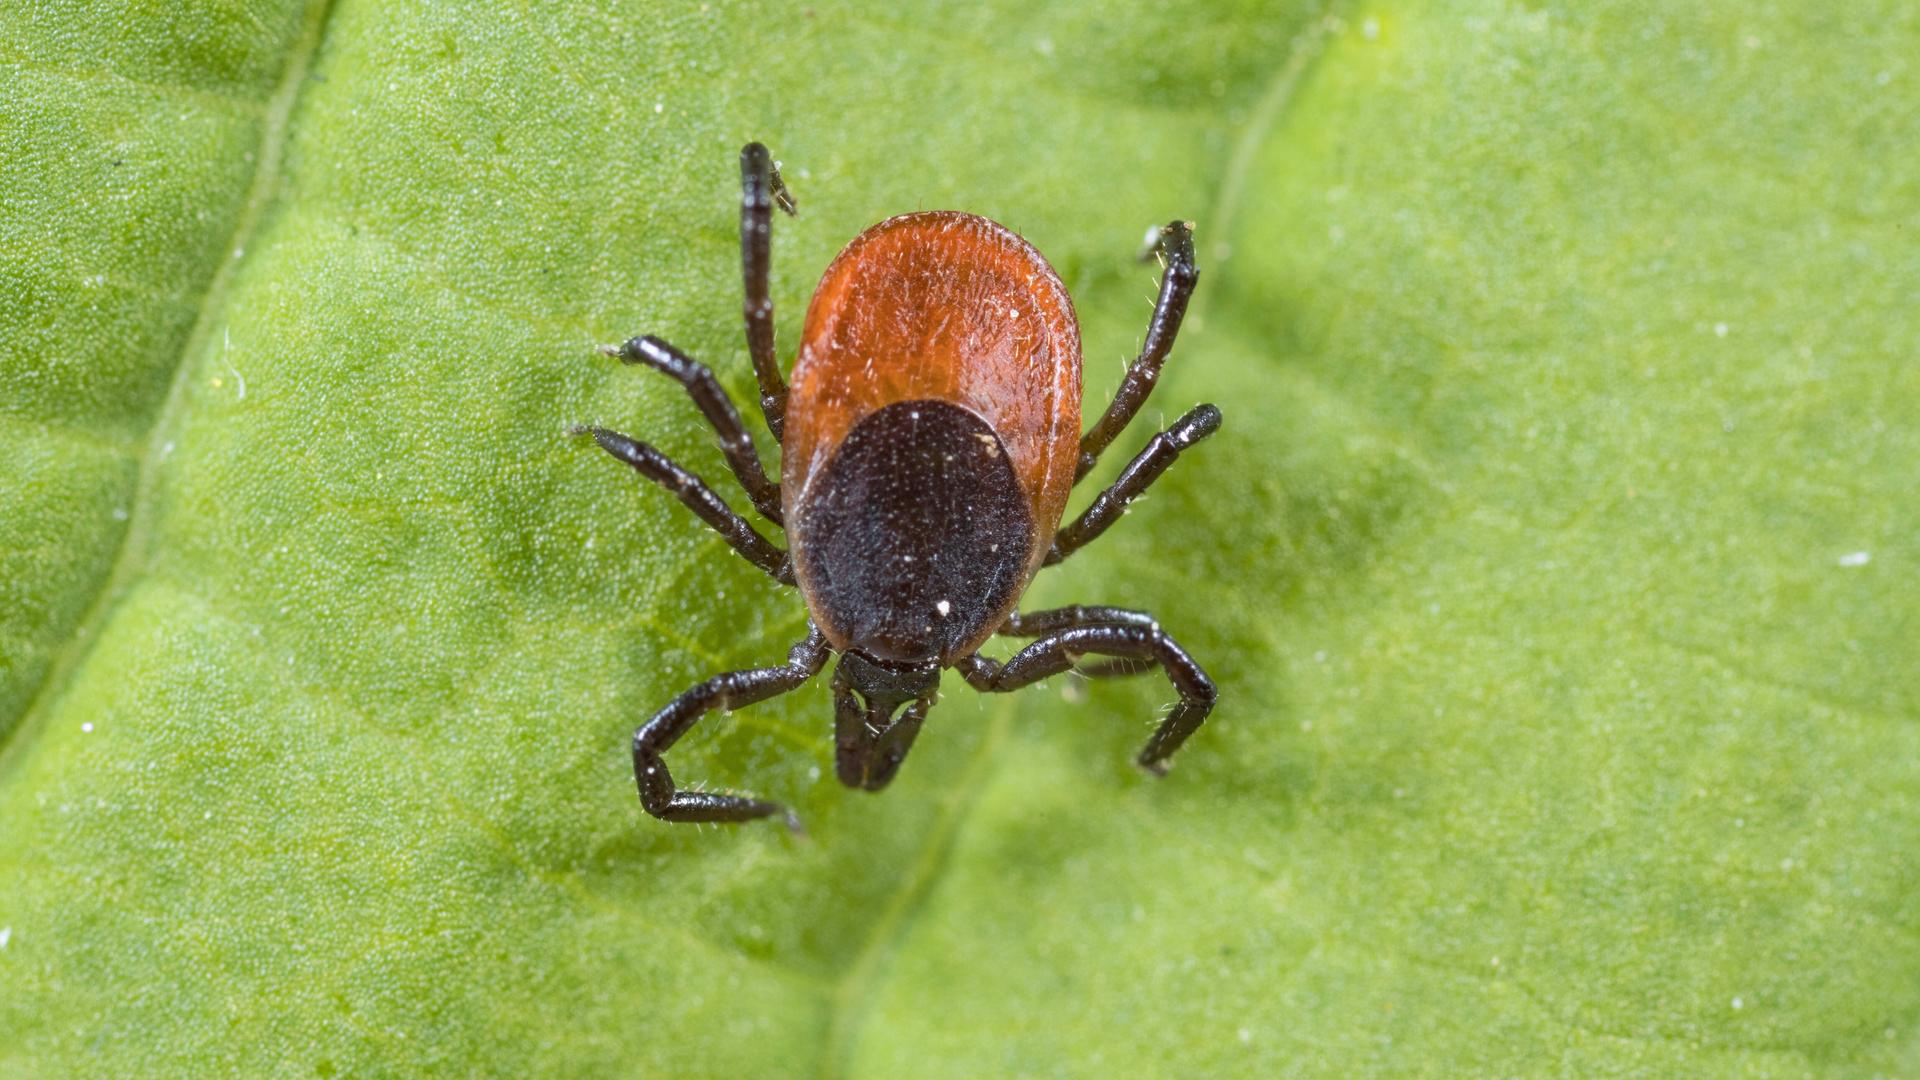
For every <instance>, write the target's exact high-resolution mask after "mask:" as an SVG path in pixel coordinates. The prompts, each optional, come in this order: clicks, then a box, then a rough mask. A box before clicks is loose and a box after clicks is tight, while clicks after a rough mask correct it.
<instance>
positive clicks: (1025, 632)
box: [994, 604, 1160, 637]
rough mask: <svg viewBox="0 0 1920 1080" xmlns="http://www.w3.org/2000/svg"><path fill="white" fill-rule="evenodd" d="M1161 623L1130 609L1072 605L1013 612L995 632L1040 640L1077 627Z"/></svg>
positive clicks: (1143, 613)
mask: <svg viewBox="0 0 1920 1080" xmlns="http://www.w3.org/2000/svg"><path fill="white" fill-rule="evenodd" d="M1159 625H1160V621H1159V620H1158V619H1155V618H1154V617H1153V616H1151V615H1149V614H1147V613H1146V612H1144V611H1134V610H1133V609H1132V608H1119V607H1091V606H1087V605H1082V604H1073V605H1071V606H1069V607H1063V608H1049V609H1048V610H1046V611H1028V612H1019V611H1016V612H1014V613H1013V614H1011V615H1009V616H1007V621H1006V622H1005V623H1002V624H1001V626H1000V629H998V630H996V631H994V632H995V633H997V634H1004V635H1006V636H1007V637H1039V636H1040V635H1042V634H1051V633H1053V632H1054V631H1055V630H1071V629H1073V628H1074V627H1077V626H1144V627H1149V628H1152V627H1157V626H1159Z"/></svg>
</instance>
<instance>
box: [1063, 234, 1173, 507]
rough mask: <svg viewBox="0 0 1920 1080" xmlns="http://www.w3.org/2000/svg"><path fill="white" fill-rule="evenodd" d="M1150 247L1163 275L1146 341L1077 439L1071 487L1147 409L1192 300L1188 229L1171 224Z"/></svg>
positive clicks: (1150, 252)
mask: <svg viewBox="0 0 1920 1080" xmlns="http://www.w3.org/2000/svg"><path fill="white" fill-rule="evenodd" d="M1153 245H1154V246H1153V247H1152V248H1151V249H1149V254H1154V253H1157V254H1159V256H1160V259H1161V261H1162V262H1164V263H1165V264H1166V269H1165V270H1164V271H1162V273H1161V275H1160V297H1159V299H1157V300H1155V301H1154V304H1153V318H1152V320H1151V321H1149V322H1148V323H1147V340H1146V341H1145V342H1144V343H1142V344H1141V346H1140V355H1139V356H1138V357H1136V358H1135V359H1134V361H1133V363H1132V365H1131V366H1129V367H1128V368H1127V374H1126V377H1125V378H1123V379H1121V380H1120V389H1118V390H1116V391H1114V393H1113V403H1112V404H1110V405H1108V406H1107V411H1106V412H1105V413H1103V414H1102V415H1101V417H1100V419H1099V420H1096V421H1094V424H1093V426H1092V427H1090V428H1088V429H1087V433H1086V434H1085V435H1082V436H1080V463H1079V466H1078V468H1077V469H1076V470H1075V471H1074V474H1073V478H1074V480H1075V481H1076V482H1078V481H1079V480H1080V478H1081V477H1084V476H1086V475H1087V474H1088V473H1089V472H1092V471H1093V466H1094V463H1095V462H1097V461H1099V460H1100V452H1101V451H1103V450H1105V449H1106V448H1107V447H1108V445H1110V444H1111V443H1112V442H1113V440H1114V439H1115V438H1116V437H1118V436H1119V434H1120V432H1122V431H1124V430H1125V429H1126V426H1127V424H1128V423H1129V422H1130V421H1132V420H1133V415H1134V414H1135V413H1137V412H1139V411H1140V406H1141V405H1144V404H1145V403H1146V400H1147V395H1148V394H1151V393H1153V384H1154V383H1155V382H1158V381H1159V379H1160V365H1162V364H1164V363H1166V360H1167V353H1169V352H1171V351H1172V350H1173V339H1174V338H1175V337H1176V336H1178V335H1179V333H1180V323H1181V320H1183V319H1185V318H1186V317H1187V301H1189V300H1191V299H1192V298H1193V287H1194V285H1196V284H1197V283H1198V282H1199V281H1200V267H1199V266H1198V265H1197V264H1196V263H1195V262H1194V258H1193V225H1192V223H1190V222H1185V221H1172V222H1168V223H1167V224H1165V225H1162V226H1161V227H1160V228H1159V229H1158V230H1157V232H1156V235H1155V236H1154V240H1153Z"/></svg>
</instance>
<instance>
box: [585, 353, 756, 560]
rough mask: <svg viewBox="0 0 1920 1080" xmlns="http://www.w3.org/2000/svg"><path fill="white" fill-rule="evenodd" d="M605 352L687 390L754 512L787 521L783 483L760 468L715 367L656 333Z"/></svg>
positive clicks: (737, 412)
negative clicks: (716, 435)
mask: <svg viewBox="0 0 1920 1080" xmlns="http://www.w3.org/2000/svg"><path fill="white" fill-rule="evenodd" d="M600 351H601V352H603V353H606V354H607V355H608V356H617V357H619V358H620V360H621V362H623V363H628V364H644V365H646V366H647V367H650V368H652V369H653V370H655V371H659V372H664V373H665V374H666V375H668V376H669V377H671V378H672V379H673V380H674V381H675V382H678V383H679V384H680V385H681V386H684V387H686V389H687V394H688V395H689V396H691V397H692V398H693V403H694V404H695V405H697V406H699V407H700V412H701V414H702V415H704V416H705V417H706V418H707V423H709V424H712V425H713V430H715V431H717V432H719V433H720V450H721V452H722V453H724V454H726V455H727V465H728V466H729V467H731V468H732V469H733V475H734V476H736V477H738V478H739V480H740V486H741V487H743V488H746V489H747V498H748V499H750V500H752V502H753V507H754V509H756V510H758V511H760V513H761V516H763V517H765V518H766V519H767V520H769V521H771V522H773V523H774V524H775V525H778V524H780V523H781V521H780V485H779V484H776V483H774V482H773V481H772V480H769V479H768V478H767V473H766V470H765V469H763V468H761V467H760V454H759V452H758V451H757V450H755V449H754V446H753V436H752V435H751V434H749V433H748V431H747V429H746V426H745V425H743V424H742V423H741V422H740V410H738V409H736V408H734V407H733V399H732V398H730V397H728V396H727V392H726V391H725V390H723V389H721V387H720V380H718V379H716V378H714V377H713V369H712V368H709V367H708V366H707V365H705V364H703V363H701V362H700V361H698V360H695V359H694V358H693V357H691V356H688V355H687V354H686V353H683V352H681V351H680V350H679V349H676V348H674V347H673V346H671V345H669V344H667V343H666V342H664V341H661V340H660V339H659V338H657V337H654V336H653V335H651V334H648V335H646V336H644V337H637V338H634V339H633V340H631V341H629V342H627V343H626V344H625V345H619V346H615V345H607V346H604V347H602V348H601V350H600Z"/></svg>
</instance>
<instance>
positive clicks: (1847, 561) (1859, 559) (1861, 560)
mask: <svg viewBox="0 0 1920 1080" xmlns="http://www.w3.org/2000/svg"><path fill="white" fill-rule="evenodd" d="M1872 561H1873V552H1871V551H1849V552H1847V553H1846V554H1845V555H1842V556H1840V559H1839V564H1840V565H1841V566H1865V565H1867V564H1868V563H1870V562H1872Z"/></svg>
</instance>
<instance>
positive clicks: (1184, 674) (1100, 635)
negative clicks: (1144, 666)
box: [957, 608, 1219, 776]
mask: <svg viewBox="0 0 1920 1080" xmlns="http://www.w3.org/2000/svg"><path fill="white" fill-rule="evenodd" d="M1120 610H1121V609H1117V608H1090V609H1089V608H1080V609H1073V608H1063V609H1060V611H1061V612H1068V611H1096V612H1102V611H1104V612H1116V611H1120ZM1057 614H1058V613H1056V612H1039V613H1038V614H1037V615H1035V616H1027V617H1026V618H1027V619H1029V620H1036V619H1037V618H1038V617H1039V616H1052V615H1057ZM1124 614H1126V615H1128V616H1135V615H1139V612H1124ZM1063 621H1070V620H1064V619H1063ZM1088 654H1092V655H1097V656H1111V657H1115V658H1118V659H1120V660H1134V661H1147V662H1149V663H1152V664H1156V665H1158V666H1159V668H1160V669H1161V670H1162V671H1164V672H1166V673H1167V679H1168V680H1169V681H1170V682H1172V683H1173V688H1174V689H1175V690H1176V691H1178V692H1179V694H1180V702H1179V704H1177V705H1175V706H1174V707H1173V712H1171V713H1169V714H1168V715H1167V718H1166V719H1165V720H1162V721H1161V722H1160V727H1159V728H1158V729H1156V730H1155V731H1154V733H1153V738H1151V739H1148V740H1147V745H1146V747H1145V748H1144V749H1142V750H1141V751H1140V755H1139V757H1137V758H1135V761H1136V762H1138V764H1139V765H1140V767H1141V768H1143V769H1146V770H1147V771H1149V772H1151V773H1153V774H1154V775H1156V776H1161V775H1165V773H1166V771H1167V759H1168V758H1170V757H1172V756H1173V752H1174V751H1176V750H1178V749H1180V744H1181V743H1184V742H1186V741H1187V736H1189V735H1192V734H1193V733H1194V731H1195V730H1196V729H1198V728H1199V727H1200V724H1201V722H1202V721H1204V720H1206V718H1207V714H1208V713H1209V712H1212V711H1213V703H1214V700H1215V699H1216V698H1217V697H1218V696H1219V693H1218V691H1217V690H1215V689H1214V685H1213V680H1212V679H1209V678H1208V677H1207V673H1206V672H1205V671H1203V670H1202V669H1201V667H1200V665H1199V664H1196V663H1194V661H1193V658H1192V657H1191V656H1188V655H1187V652H1186V650H1185V649H1182V648H1181V647H1180V646H1179V644H1178V643H1177V642H1175V641H1174V640H1173V639H1172V638H1171V637H1168V636H1167V633H1166V631H1164V630H1161V629H1160V627H1159V626H1158V625H1157V624H1153V623H1152V622H1151V620H1150V619H1149V625H1144V626H1143V625H1139V624H1137V623H1127V624H1122V623H1111V622H1109V623H1096V624H1094V625H1076V626H1069V627H1068V628H1066V629H1061V630H1054V631H1051V632H1048V633H1046V634H1044V635H1043V636H1042V637H1041V638H1040V640H1038V641H1036V642H1034V643H1033V644H1031V645H1029V646H1027V647H1026V648H1024V649H1021V650H1020V651H1019V652H1017V653H1015V654H1014V655H1013V658H1012V659H1011V660H1008V661H1007V662H1006V663H1004V664H1002V663H999V662H998V661H994V660H989V659H987V658H986V657H983V656H979V655H975V656H970V657H968V658H966V659H965V660H962V661H961V662H960V663H959V664H958V665H957V666H958V667H959V668H960V671H961V674H963V675H965V676H966V679H967V684H968V685H970V686H972V687H973V688H974V689H975V690H979V691H981V692H982V693H1004V692H1006V691H1009V690H1018V689H1020V688H1021V687H1023V686H1031V685H1032V684H1034V683H1036V682H1039V681H1040V680H1041V679H1044V678H1046V677H1047V676H1049V675H1058V674H1060V673H1061V672H1064V671H1066V670H1068V669H1070V668H1072V667H1073V666H1074V665H1075V664H1076V663H1078V662H1079V660H1080V657H1082V656H1085V655H1088Z"/></svg>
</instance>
